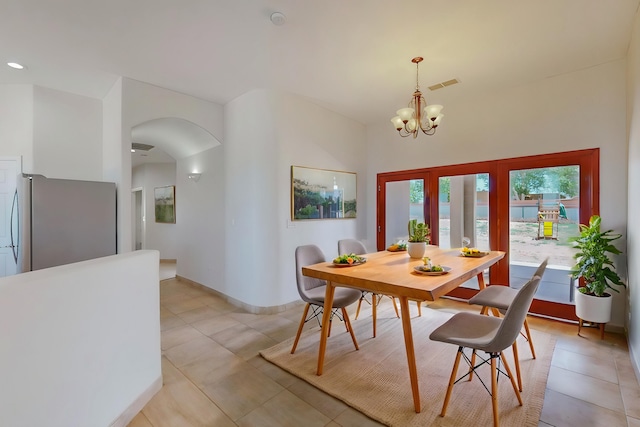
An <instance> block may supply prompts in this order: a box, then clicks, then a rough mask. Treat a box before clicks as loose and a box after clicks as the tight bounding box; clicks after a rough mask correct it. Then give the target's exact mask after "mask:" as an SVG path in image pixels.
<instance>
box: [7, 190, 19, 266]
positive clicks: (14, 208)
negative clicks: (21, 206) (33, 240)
mask: <svg viewBox="0 0 640 427" xmlns="http://www.w3.org/2000/svg"><path fill="white" fill-rule="evenodd" d="M17 209H18V189H17V188H16V191H15V193H13V203H12V204H11V219H10V223H9V234H10V235H11V251H12V252H13V260H14V261H15V263H16V265H17V264H18V245H19V244H20V236H19V235H18V236H16V240H15V241H14V240H13V218H14V217H15V218H16V227H19V226H20V224H19V222H18V221H19V220H18V216H17ZM14 212H16V215H14Z"/></svg>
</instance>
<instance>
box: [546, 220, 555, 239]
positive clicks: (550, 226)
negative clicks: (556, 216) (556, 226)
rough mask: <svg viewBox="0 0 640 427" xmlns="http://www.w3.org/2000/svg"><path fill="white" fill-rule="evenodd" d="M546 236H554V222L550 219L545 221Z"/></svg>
mask: <svg viewBox="0 0 640 427" xmlns="http://www.w3.org/2000/svg"><path fill="white" fill-rule="evenodd" d="M544 236H545V237H547V236H548V237H552V236H553V223H552V222H550V221H545V222H544Z"/></svg>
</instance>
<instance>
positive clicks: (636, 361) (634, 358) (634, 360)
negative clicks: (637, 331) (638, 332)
mask: <svg viewBox="0 0 640 427" xmlns="http://www.w3.org/2000/svg"><path fill="white" fill-rule="evenodd" d="M628 341H629V337H628V336H627V342H628ZM633 350H634V349H633V346H631V345H629V357H630V358H631V366H633V372H635V374H636V379H637V380H638V384H640V366H639V365H640V357H638V356H640V354H635V352H634V351H633Z"/></svg>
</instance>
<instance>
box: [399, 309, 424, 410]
mask: <svg viewBox="0 0 640 427" xmlns="http://www.w3.org/2000/svg"><path fill="white" fill-rule="evenodd" d="M399 299H400V311H401V313H402V331H403V332H404V346H405V348H406V350H407V364H408V365H409V379H410V380H411V392H412V393H413V406H414V408H415V410H416V413H420V390H419V389H418V367H417V366H416V354H415V351H414V349H413V333H412V332H411V312H410V311H409V298H407V297H399Z"/></svg>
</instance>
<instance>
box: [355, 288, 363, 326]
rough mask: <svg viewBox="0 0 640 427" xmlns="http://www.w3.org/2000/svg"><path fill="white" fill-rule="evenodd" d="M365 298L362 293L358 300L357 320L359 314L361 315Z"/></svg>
mask: <svg viewBox="0 0 640 427" xmlns="http://www.w3.org/2000/svg"><path fill="white" fill-rule="evenodd" d="M363 299H364V293H362V296H361V297H360V299H359V300H358V308H356V320H358V316H359V315H360V306H361V305H362V300H363Z"/></svg>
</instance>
